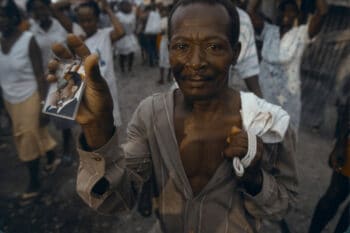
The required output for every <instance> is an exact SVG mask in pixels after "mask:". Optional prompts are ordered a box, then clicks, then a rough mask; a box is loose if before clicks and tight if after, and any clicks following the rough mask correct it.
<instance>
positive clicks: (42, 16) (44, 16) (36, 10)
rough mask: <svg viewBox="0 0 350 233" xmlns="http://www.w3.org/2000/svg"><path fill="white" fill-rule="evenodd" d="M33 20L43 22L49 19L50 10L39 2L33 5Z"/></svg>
mask: <svg viewBox="0 0 350 233" xmlns="http://www.w3.org/2000/svg"><path fill="white" fill-rule="evenodd" d="M33 18H34V19H35V20H38V21H40V22H41V21H45V20H48V19H49V18H50V10H49V7H48V6H47V5H45V4H44V3H43V2H41V1H35V2H34V3H33Z"/></svg>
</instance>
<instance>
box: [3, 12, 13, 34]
mask: <svg viewBox="0 0 350 233" xmlns="http://www.w3.org/2000/svg"><path fill="white" fill-rule="evenodd" d="M13 27H14V25H13V23H12V21H11V18H9V17H8V16H7V14H6V12H5V10H4V9H3V8H0V32H2V33H4V34H7V33H8V32H9V31H11V29H12V28H13Z"/></svg>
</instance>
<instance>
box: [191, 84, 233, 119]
mask: <svg viewBox="0 0 350 233" xmlns="http://www.w3.org/2000/svg"><path fill="white" fill-rule="evenodd" d="M231 95H232V90H231V89H229V88H224V89H223V90H222V91H221V92H220V93H219V94H218V95H216V96H212V97H211V98H208V99H204V100H186V97H185V104H186V105H187V106H188V107H189V108H188V109H191V111H192V112H193V113H205V112H217V111H219V110H220V109H224V108H226V105H227V100H228V98H229V96H231Z"/></svg>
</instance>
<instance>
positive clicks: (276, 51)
mask: <svg viewBox="0 0 350 233" xmlns="http://www.w3.org/2000/svg"><path fill="white" fill-rule="evenodd" d="M259 3H260V1H255V2H254V3H252V5H251V6H250V7H249V13H250V15H251V17H252V19H253V20H252V22H253V25H254V28H255V31H256V32H257V35H259V37H261V40H262V41H263V47H262V52H261V53H262V61H261V64H260V77H259V80H260V85H261V89H262V92H263V96H264V98H265V99H266V100H267V101H269V102H271V103H273V104H277V105H280V106H282V107H283V109H285V110H286V111H287V112H288V113H289V114H290V116H291V125H292V127H293V129H294V130H295V131H296V133H297V132H298V129H299V124H300V115H301V89H300V63H301V58H302V54H303V52H304V49H305V47H306V45H307V43H308V42H309V41H310V39H311V38H313V37H315V36H316V35H317V34H318V33H319V32H320V29H321V26H322V19H323V17H324V15H325V14H326V13H327V9H328V7H327V4H326V2H325V0H317V1H316V5H317V10H316V13H315V14H314V16H313V17H312V18H311V20H310V22H309V24H308V25H300V26H297V27H294V23H295V21H296V19H297V17H298V15H299V8H298V4H297V3H296V2H295V1H294V0H284V1H282V2H281V3H280V5H279V10H280V15H281V17H280V19H279V20H278V25H272V24H269V23H267V22H264V21H263V19H262V17H261V16H260V15H259V14H258V13H257V9H258V6H259Z"/></svg>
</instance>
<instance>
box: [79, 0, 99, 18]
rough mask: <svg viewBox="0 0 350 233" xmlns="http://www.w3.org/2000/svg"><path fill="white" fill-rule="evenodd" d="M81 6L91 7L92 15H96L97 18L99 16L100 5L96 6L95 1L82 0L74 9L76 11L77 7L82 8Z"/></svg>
mask: <svg viewBox="0 0 350 233" xmlns="http://www.w3.org/2000/svg"><path fill="white" fill-rule="evenodd" d="M82 7H89V8H91V9H92V10H93V12H94V15H95V16H96V18H97V19H98V18H99V17H100V13H101V10H100V7H99V6H98V4H97V3H96V2H95V1H88V2H83V3H81V4H79V5H78V6H77V7H76V8H75V11H78V10H79V8H82Z"/></svg>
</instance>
